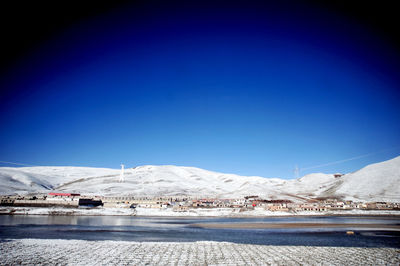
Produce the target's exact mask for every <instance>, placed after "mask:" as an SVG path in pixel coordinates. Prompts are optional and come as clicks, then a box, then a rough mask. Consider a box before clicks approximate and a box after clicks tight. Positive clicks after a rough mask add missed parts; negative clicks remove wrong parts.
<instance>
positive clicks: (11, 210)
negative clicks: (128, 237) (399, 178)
mask: <svg viewBox="0 0 400 266" xmlns="http://www.w3.org/2000/svg"><path fill="white" fill-rule="evenodd" d="M0 215H65V216H143V217H148V216H160V217H292V216H296V217H301V216H341V215H343V216H349V215H351V216H381V215H385V216H398V217H399V218H400V211H390V210H387V211H383V210H335V211H326V212H313V211H303V212H297V213H293V212H279V211H266V210H264V209H261V208H260V209H255V210H248V211H240V209H237V208H197V209H191V210H188V211H185V212H174V211H173V210H172V209H151V208H136V209H130V208H102V207H97V208H90V209H87V208H60V207H58V208H57V207H53V208H41V207H0Z"/></svg>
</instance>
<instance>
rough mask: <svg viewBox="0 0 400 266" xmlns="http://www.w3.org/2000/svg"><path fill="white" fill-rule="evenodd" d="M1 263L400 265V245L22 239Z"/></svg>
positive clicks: (0, 250) (2, 250)
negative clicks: (341, 245)
mask: <svg viewBox="0 0 400 266" xmlns="http://www.w3.org/2000/svg"><path fill="white" fill-rule="evenodd" d="M0 254H1V256H0V264H1V265H15V264H30V265H43V264H51V265H55V264H62V265H66V264H67V265H127V264H131V265H170V264H171V265H172V264H173V265H268V264H273V265H304V264H307V265H317V264H318V265H399V263H400V250H399V249H394V248H353V247H351V248H348V247H309V246H263V245H248V244H234V243H227V242H208V241H207V242H183V243H178V242H125V241H85V240H49V239H46V240H41V239H21V240H9V241H4V242H0Z"/></svg>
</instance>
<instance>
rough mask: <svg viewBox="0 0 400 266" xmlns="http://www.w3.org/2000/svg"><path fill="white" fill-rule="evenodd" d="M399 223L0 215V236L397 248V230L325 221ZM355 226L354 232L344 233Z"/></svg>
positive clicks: (396, 221)
mask: <svg viewBox="0 0 400 266" xmlns="http://www.w3.org/2000/svg"><path fill="white" fill-rule="evenodd" d="M200 223H201V224H207V223H212V224H230V223H275V224H277V223H320V224H321V227H318V228H295V229H294V228H289V229H288V228H279V229H270V228H268V229H232V228H231V229H221V228H218V229H212V228H202V227H196V226H194V225H195V224H200ZM329 223H333V224H372V225H374V224H385V225H396V226H398V225H400V218H398V217H339V216H334V217H332V216H330V217H326V216H325V217H270V218H220V217H218V218H217V217H215V218H214V217H213V218H210V217H206V218H205V217H201V218H192V217H190V218H181V217H179V218H177V217H168V218H166V217H131V216H24V215H1V216H0V240H2V241H4V240H6V239H20V238H40V239H80V240H93V241H94V240H116V241H119V240H123V241H163V242H192V241H225V242H234V243H244V244H261V245H299V246H336V247H395V248H400V232H399V231H396V230H390V229H382V230H378V229H372V228H371V229H368V228H359V229H358V228H354V226H353V227H350V226H349V228H346V227H340V228H329V227H326V228H325V227H324V224H329ZM347 230H353V231H354V232H355V234H354V235H347V234H346V231H347Z"/></svg>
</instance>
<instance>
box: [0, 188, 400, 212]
mask: <svg viewBox="0 0 400 266" xmlns="http://www.w3.org/2000/svg"><path fill="white" fill-rule="evenodd" d="M0 205H1V206H31V207H54V206H59V207H72V208H73V207H79V206H84V207H97V206H103V207H104V208H136V207H140V208H158V209H168V208H172V210H173V211H176V212H184V211H188V210H190V209H194V208H237V209H239V210H241V211H245V210H252V209H264V210H266V211H281V212H294V213H295V212H300V211H314V212H325V211H330V210H354V209H361V210H400V203H393V202H368V203H365V202H353V201H349V200H348V201H342V200H338V199H324V200H309V201H308V202H303V203H298V202H292V201H290V200H267V199H262V198H260V197H258V196H247V197H243V198H239V199H218V198H193V197H186V196H179V197H134V196H116V197H110V196H90V197H89V196H84V195H80V194H73V193H54V192H52V193H49V194H45V195H44V194H41V195H33V196H32V195H31V196H2V197H0Z"/></svg>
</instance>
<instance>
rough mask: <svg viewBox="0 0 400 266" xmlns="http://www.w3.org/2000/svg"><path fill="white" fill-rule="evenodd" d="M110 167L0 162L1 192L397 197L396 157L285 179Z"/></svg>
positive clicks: (399, 165)
mask: <svg viewBox="0 0 400 266" xmlns="http://www.w3.org/2000/svg"><path fill="white" fill-rule="evenodd" d="M119 176H120V170H119V169H109V168H93V167H73V166H57V167H53V166H47V167H46V166H41V167H18V168H14V167H1V168H0V181H1V185H0V194H3V195H9V194H26V193H48V192H50V191H59V192H71V193H81V194H89V195H108V196H111V195H133V196H180V195H185V196H196V197H201V196H204V197H218V198H239V197H243V196H247V195H258V196H260V197H263V198H266V199H288V200H292V201H295V202H296V201H301V200H300V199H304V200H307V199H315V198H341V199H351V200H355V201H371V200H373V201H388V202H391V201H397V202H398V201H400V197H399V196H397V194H398V192H400V156H399V157H396V158H393V159H391V160H388V161H384V162H380V163H375V164H371V165H368V166H366V167H363V168H361V169H360V170H358V171H355V172H352V173H349V174H346V175H343V176H341V177H339V178H335V176H334V174H324V173H313V174H308V175H305V176H303V177H301V178H298V179H292V180H284V179H279V178H264V177H259V176H240V175H235V174H224V173H218V172H213V171H209V170H205V169H201V168H196V167H189V166H174V165H143V166H137V167H134V168H129V169H126V170H125V181H124V182H123V183H121V182H119Z"/></svg>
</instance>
